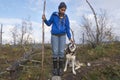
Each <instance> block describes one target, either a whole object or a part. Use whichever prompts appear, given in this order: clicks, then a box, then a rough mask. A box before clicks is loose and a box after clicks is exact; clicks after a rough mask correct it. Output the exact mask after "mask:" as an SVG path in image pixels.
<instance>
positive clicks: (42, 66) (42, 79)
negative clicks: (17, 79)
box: [40, 0, 46, 80]
mask: <svg viewBox="0 0 120 80" xmlns="http://www.w3.org/2000/svg"><path fill="white" fill-rule="evenodd" d="M45 6H46V0H44V6H43V15H45ZM44 35H45V34H44V21H43V20H42V65H41V68H42V69H41V79H40V80H44Z"/></svg>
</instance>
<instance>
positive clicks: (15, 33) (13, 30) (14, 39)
mask: <svg viewBox="0 0 120 80" xmlns="http://www.w3.org/2000/svg"><path fill="white" fill-rule="evenodd" d="M11 32H12V38H13V44H14V46H15V45H16V42H17V37H18V30H17V26H15V27H14V28H13V29H12V31H11Z"/></svg>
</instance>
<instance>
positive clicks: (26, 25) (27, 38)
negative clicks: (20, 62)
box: [20, 20, 32, 45]
mask: <svg viewBox="0 0 120 80" xmlns="http://www.w3.org/2000/svg"><path fill="white" fill-rule="evenodd" d="M20 33H21V34H20V35H21V36H20V44H21V45H23V44H28V43H29V42H31V41H32V38H31V35H32V23H31V22H30V21H29V20H23V21H22V26H21V30H20Z"/></svg>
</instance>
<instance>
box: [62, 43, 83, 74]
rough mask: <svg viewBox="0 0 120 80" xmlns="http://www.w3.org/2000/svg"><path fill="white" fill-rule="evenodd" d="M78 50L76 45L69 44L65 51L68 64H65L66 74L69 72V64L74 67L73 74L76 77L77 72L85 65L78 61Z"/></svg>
mask: <svg viewBox="0 0 120 80" xmlns="http://www.w3.org/2000/svg"><path fill="white" fill-rule="evenodd" d="M76 48H77V46H76V44H75V43H69V44H68V45H67V48H66V49H65V53H66V62H65V68H64V72H65V71H67V66H68V64H69V65H70V63H71V65H70V66H71V67H72V72H73V74H75V75H76V71H75V70H77V69H79V68H80V67H81V66H82V65H83V64H82V63H80V62H79V61H77V60H76Z"/></svg>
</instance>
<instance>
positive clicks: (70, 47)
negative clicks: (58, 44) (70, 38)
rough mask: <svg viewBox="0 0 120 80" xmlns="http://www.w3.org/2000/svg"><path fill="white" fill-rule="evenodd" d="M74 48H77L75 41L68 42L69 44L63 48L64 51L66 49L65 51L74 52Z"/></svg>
mask: <svg viewBox="0 0 120 80" xmlns="http://www.w3.org/2000/svg"><path fill="white" fill-rule="evenodd" d="M76 48H77V46H76V44H75V43H69V44H68V45H67V48H66V49H65V51H66V52H67V53H74V52H75V51H76Z"/></svg>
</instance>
